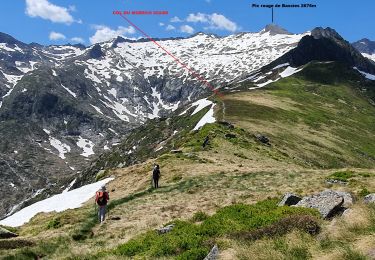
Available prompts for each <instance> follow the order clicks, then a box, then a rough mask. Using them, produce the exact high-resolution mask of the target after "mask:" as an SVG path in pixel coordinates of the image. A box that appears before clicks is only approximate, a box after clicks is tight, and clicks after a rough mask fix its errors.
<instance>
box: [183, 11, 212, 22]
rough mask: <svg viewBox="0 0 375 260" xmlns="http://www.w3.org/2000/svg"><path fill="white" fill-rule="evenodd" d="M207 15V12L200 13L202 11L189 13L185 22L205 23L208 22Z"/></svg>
mask: <svg viewBox="0 0 375 260" xmlns="http://www.w3.org/2000/svg"><path fill="white" fill-rule="evenodd" d="M208 19H209V15H207V14H202V13H197V14H189V15H188V17H187V18H186V21H187V22H192V23H197V22H201V23H206V22H208Z"/></svg>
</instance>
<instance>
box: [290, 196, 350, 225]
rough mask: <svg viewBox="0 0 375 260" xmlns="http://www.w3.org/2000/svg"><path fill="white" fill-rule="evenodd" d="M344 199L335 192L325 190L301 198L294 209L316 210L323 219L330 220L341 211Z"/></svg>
mask: <svg viewBox="0 0 375 260" xmlns="http://www.w3.org/2000/svg"><path fill="white" fill-rule="evenodd" d="M343 204H344V198H343V197H342V196H340V195H338V194H337V193H336V192H335V191H332V190H326V191H323V192H321V193H319V194H315V195H312V196H307V197H303V198H302V200H301V201H300V202H298V203H297V204H296V205H295V206H296V207H304V208H312V209H317V210H318V211H319V213H320V215H321V216H322V217H323V218H330V217H332V216H334V215H335V214H336V213H338V212H340V211H341V210H342V206H343Z"/></svg>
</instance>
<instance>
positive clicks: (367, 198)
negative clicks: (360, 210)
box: [363, 193, 375, 203]
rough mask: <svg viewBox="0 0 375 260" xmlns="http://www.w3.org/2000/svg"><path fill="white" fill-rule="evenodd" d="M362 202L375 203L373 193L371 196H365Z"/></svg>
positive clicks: (374, 194)
mask: <svg viewBox="0 0 375 260" xmlns="http://www.w3.org/2000/svg"><path fill="white" fill-rule="evenodd" d="M363 202H364V203H375V193H372V194H369V195H367V196H366V197H365V198H364V199H363Z"/></svg>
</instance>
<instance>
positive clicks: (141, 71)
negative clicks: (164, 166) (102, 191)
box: [0, 25, 375, 218]
mask: <svg viewBox="0 0 375 260" xmlns="http://www.w3.org/2000/svg"><path fill="white" fill-rule="evenodd" d="M157 40H158V42H159V43H160V44H161V45H162V46H163V47H164V48H165V49H166V50H169V51H170V52H173V55H175V56H176V57H178V58H179V59H180V60H181V61H182V62H183V63H184V64H186V66H188V67H190V68H192V70H193V71H194V72H195V73H196V74H199V75H201V77H203V78H204V79H205V80H207V81H208V82H210V84H211V85H213V86H214V87H215V88H217V89H219V90H220V91H222V92H223V93H224V94H225V93H231V92H236V91H239V90H241V89H243V88H246V89H253V88H260V87H264V86H267V85H268V84H270V83H271V82H275V81H277V80H279V79H281V78H285V77H288V76H290V75H292V74H293V73H296V72H298V71H301V70H303V68H304V66H305V65H306V64H308V63H309V62H312V61H319V62H332V61H336V62H340V63H343V64H345V66H348V67H349V68H351V69H354V68H355V69H354V70H355V73H358V74H359V75H363V76H364V77H365V78H368V79H373V77H374V76H373V75H375V53H374V42H371V41H369V40H367V39H364V40H360V41H358V42H356V43H353V44H350V43H348V42H347V41H345V39H343V38H342V37H341V36H340V35H339V34H338V33H337V32H336V31H334V30H333V29H331V28H326V29H323V28H315V29H313V30H312V31H311V32H306V33H303V34H291V33H289V32H288V31H286V30H284V29H282V28H280V27H278V26H276V25H268V26H267V27H266V28H265V29H263V30H262V31H260V32H257V33H239V34H235V35H230V36H227V37H218V36H216V35H211V34H204V33H198V34H195V35H193V36H191V37H188V38H171V39H157ZM244 83H246V84H244ZM363 91H367V93H368V96H369V97H370V98H372V100H374V97H375V89H373V88H369V89H363ZM211 94H212V93H211V91H210V90H209V89H207V88H205V86H204V84H203V83H202V82H201V81H200V80H198V79H196V77H194V75H192V74H191V73H189V71H187V70H185V69H184V68H182V67H181V66H180V64H178V63H176V62H175V60H173V59H172V58H171V57H170V56H169V55H167V54H166V53H165V52H164V51H163V50H161V49H160V48H159V47H158V46H157V45H155V44H154V43H153V42H152V41H149V40H146V39H140V40H128V39H124V38H122V37H117V38H116V39H113V40H111V41H107V42H102V43H98V44H95V45H92V46H89V47H85V46H83V45H63V46H42V45H39V44H36V43H31V44H25V43H22V42H20V41H18V40H16V39H14V38H13V37H11V36H9V35H6V34H3V33H1V34H0V96H1V100H0V121H1V124H0V136H2V138H1V140H0V154H1V157H0V169H1V171H0V179H1V181H2V184H3V188H2V189H1V191H0V201H1V203H2V205H3V207H2V208H0V218H1V216H3V217H4V216H6V215H10V214H12V213H14V212H15V211H17V210H18V209H20V208H22V207H24V206H26V205H29V204H31V203H33V202H35V201H37V200H40V199H42V198H45V197H48V196H50V195H51V194H53V193H58V192H61V191H63V190H66V189H70V188H72V187H77V186H80V185H82V184H85V183H87V182H90V181H93V180H94V179H95V176H96V175H97V174H98V173H99V172H100V171H103V170H105V169H108V168H109V167H115V166H118V165H122V166H125V165H130V164H133V163H135V162H139V160H143V159H146V158H147V157H146V156H143V157H142V156H140V153H139V151H137V149H138V148H139V147H140V146H141V145H140V144H141V143H142V142H143V143H147V142H148V140H137V139H135V140H132V141H131V142H129V144H128V145H127V146H126V147H122V150H118V151H119V154H118V158H117V159H116V160H113V161H111V162H108V161H106V162H103V163H98V162H101V161H103V160H102V159H103V158H105V154H106V151H113V150H116V149H117V148H116V147H117V146H118V145H119V144H120V142H121V140H122V139H123V138H125V137H127V136H132V134H133V136H134V131H138V130H139V128H138V127H142V125H145V123H146V122H149V121H150V120H151V121H152V120H154V121H157V120H165V119H166V118H168V117H172V116H173V115H176V114H179V113H181V112H183V111H184V110H186V109H187V108H189V107H190V105H191V103H193V102H194V101H196V100H199V99H202V98H205V97H207V96H210V95H211ZM144 130H145V131H147V129H144ZM170 134H173V133H170ZM134 138H137V136H136V135H135V136H134ZM165 138H168V137H165ZM153 141H156V140H152V141H150V142H149V145H150V146H151V148H154V147H153V145H154V143H153ZM125 148H126V149H125ZM151 148H150V149H151ZM151 150H152V149H151ZM151 150H150V151H151ZM153 151H154V150H153ZM125 155H126V156H125ZM9 194H11V195H9Z"/></svg>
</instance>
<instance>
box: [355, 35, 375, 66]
mask: <svg viewBox="0 0 375 260" xmlns="http://www.w3.org/2000/svg"><path fill="white" fill-rule="evenodd" d="M352 45H353V47H354V48H356V49H357V50H358V51H359V52H360V53H362V55H363V56H365V57H366V58H369V59H371V60H373V61H375V41H370V40H369V39H366V38H364V39H362V40H359V41H356V42H353V43H352Z"/></svg>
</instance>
